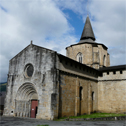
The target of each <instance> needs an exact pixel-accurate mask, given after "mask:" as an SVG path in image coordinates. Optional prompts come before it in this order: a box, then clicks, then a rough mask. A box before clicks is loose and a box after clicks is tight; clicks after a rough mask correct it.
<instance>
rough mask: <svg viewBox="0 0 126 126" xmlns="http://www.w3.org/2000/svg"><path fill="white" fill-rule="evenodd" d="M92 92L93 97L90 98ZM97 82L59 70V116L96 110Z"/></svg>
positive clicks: (88, 112)
mask: <svg viewBox="0 0 126 126" xmlns="http://www.w3.org/2000/svg"><path fill="white" fill-rule="evenodd" d="M92 92H94V94H95V95H94V98H93V99H92ZM97 92H98V90H97V82H95V81H92V80H88V79H85V78H83V77H78V76H75V75H72V74H69V73H65V72H62V71H61V72H60V87H59V98H60V99H59V116H60V117H65V116H77V115H83V114H90V113H91V112H94V111H97V97H98V95H97V94H98V93H97Z"/></svg>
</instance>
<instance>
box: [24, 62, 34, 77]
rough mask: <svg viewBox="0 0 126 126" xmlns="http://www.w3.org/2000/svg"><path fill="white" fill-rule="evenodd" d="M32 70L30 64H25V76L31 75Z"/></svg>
mask: <svg viewBox="0 0 126 126" xmlns="http://www.w3.org/2000/svg"><path fill="white" fill-rule="evenodd" d="M33 72H34V67H33V65H32V64H27V65H26V66H25V76H26V77H32V75H33Z"/></svg>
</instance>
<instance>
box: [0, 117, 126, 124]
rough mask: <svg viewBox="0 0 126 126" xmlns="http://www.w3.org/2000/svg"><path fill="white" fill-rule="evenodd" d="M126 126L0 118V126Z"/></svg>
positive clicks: (95, 122)
mask: <svg viewBox="0 0 126 126" xmlns="http://www.w3.org/2000/svg"><path fill="white" fill-rule="evenodd" d="M45 124H48V125H49V126H126V121H49V120H40V119H33V118H17V117H0V126H37V125H45Z"/></svg>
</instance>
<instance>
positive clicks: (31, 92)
mask: <svg viewBox="0 0 126 126" xmlns="http://www.w3.org/2000/svg"><path fill="white" fill-rule="evenodd" d="M37 108H38V94H37V91H36V89H35V87H34V85H33V84H31V83H25V84H23V85H21V86H20V87H19V89H18V91H17V95H16V99H15V116H18V117H31V118H35V117H36V114H37Z"/></svg>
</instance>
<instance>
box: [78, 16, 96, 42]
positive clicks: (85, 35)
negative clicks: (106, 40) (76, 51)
mask: <svg viewBox="0 0 126 126" xmlns="http://www.w3.org/2000/svg"><path fill="white" fill-rule="evenodd" d="M89 38H91V39H92V40H93V41H95V36H94V32H93V29H92V26H91V23H90V19H89V16H87V18H86V22H85V26H84V29H83V32H82V35H81V38H80V40H85V39H89Z"/></svg>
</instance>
